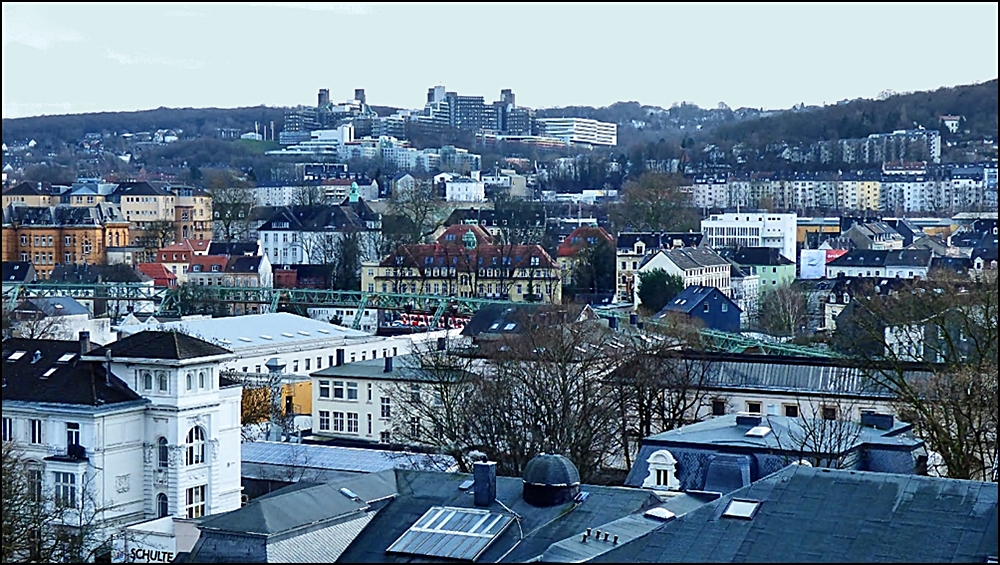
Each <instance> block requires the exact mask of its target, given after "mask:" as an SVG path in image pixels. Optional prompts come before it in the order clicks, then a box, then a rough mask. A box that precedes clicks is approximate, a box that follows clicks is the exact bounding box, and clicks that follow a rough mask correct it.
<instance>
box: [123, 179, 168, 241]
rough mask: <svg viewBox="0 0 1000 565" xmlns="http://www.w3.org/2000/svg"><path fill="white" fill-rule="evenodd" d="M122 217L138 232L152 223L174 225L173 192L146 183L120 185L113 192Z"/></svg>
mask: <svg viewBox="0 0 1000 565" xmlns="http://www.w3.org/2000/svg"><path fill="white" fill-rule="evenodd" d="M115 192H116V193H115V198H116V199H117V200H118V202H119V206H120V207H121V211H122V215H123V216H125V219H126V220H128V221H130V222H132V225H133V226H134V227H135V228H136V229H138V230H144V229H146V228H147V227H149V225H150V224H152V223H153V222H169V223H171V224H172V223H174V221H175V220H176V219H177V211H176V206H177V199H178V197H177V196H175V195H174V193H173V192H170V191H169V190H167V189H165V188H163V187H160V186H154V185H152V184H150V183H148V182H138V183H129V184H121V185H119V186H118V189H117V190H116V191H115Z"/></svg>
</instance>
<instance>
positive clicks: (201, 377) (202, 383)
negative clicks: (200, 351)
mask: <svg viewBox="0 0 1000 565" xmlns="http://www.w3.org/2000/svg"><path fill="white" fill-rule="evenodd" d="M206 386H207V381H206V379H205V371H199V372H198V388H200V389H202V388H206Z"/></svg>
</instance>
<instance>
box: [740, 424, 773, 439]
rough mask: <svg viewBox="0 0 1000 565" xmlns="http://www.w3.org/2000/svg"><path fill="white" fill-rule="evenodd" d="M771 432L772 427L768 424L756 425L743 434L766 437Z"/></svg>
mask: <svg viewBox="0 0 1000 565" xmlns="http://www.w3.org/2000/svg"><path fill="white" fill-rule="evenodd" d="M769 433H771V428H769V427H767V426H754V427H752V428H750V429H749V430H747V433H745V434H743V435H744V436H746V437H764V436H766V435H767V434H769Z"/></svg>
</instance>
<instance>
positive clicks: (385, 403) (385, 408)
mask: <svg viewBox="0 0 1000 565" xmlns="http://www.w3.org/2000/svg"><path fill="white" fill-rule="evenodd" d="M381 400H382V412H381V416H380V417H382V418H391V417H392V410H391V409H390V406H389V399H388V398H387V397H385V396H383V397H382V398H381Z"/></svg>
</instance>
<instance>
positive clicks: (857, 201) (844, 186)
mask: <svg viewBox="0 0 1000 565" xmlns="http://www.w3.org/2000/svg"><path fill="white" fill-rule="evenodd" d="M881 199H882V182H881V181H879V180H878V179H871V178H865V177H863V176H860V175H844V178H842V179H841V180H840V185H839V187H838V191H837V202H838V204H839V205H840V207H841V208H842V209H845V210H859V211H860V210H878V209H879V208H880V207H881V205H882V200H881Z"/></svg>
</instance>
